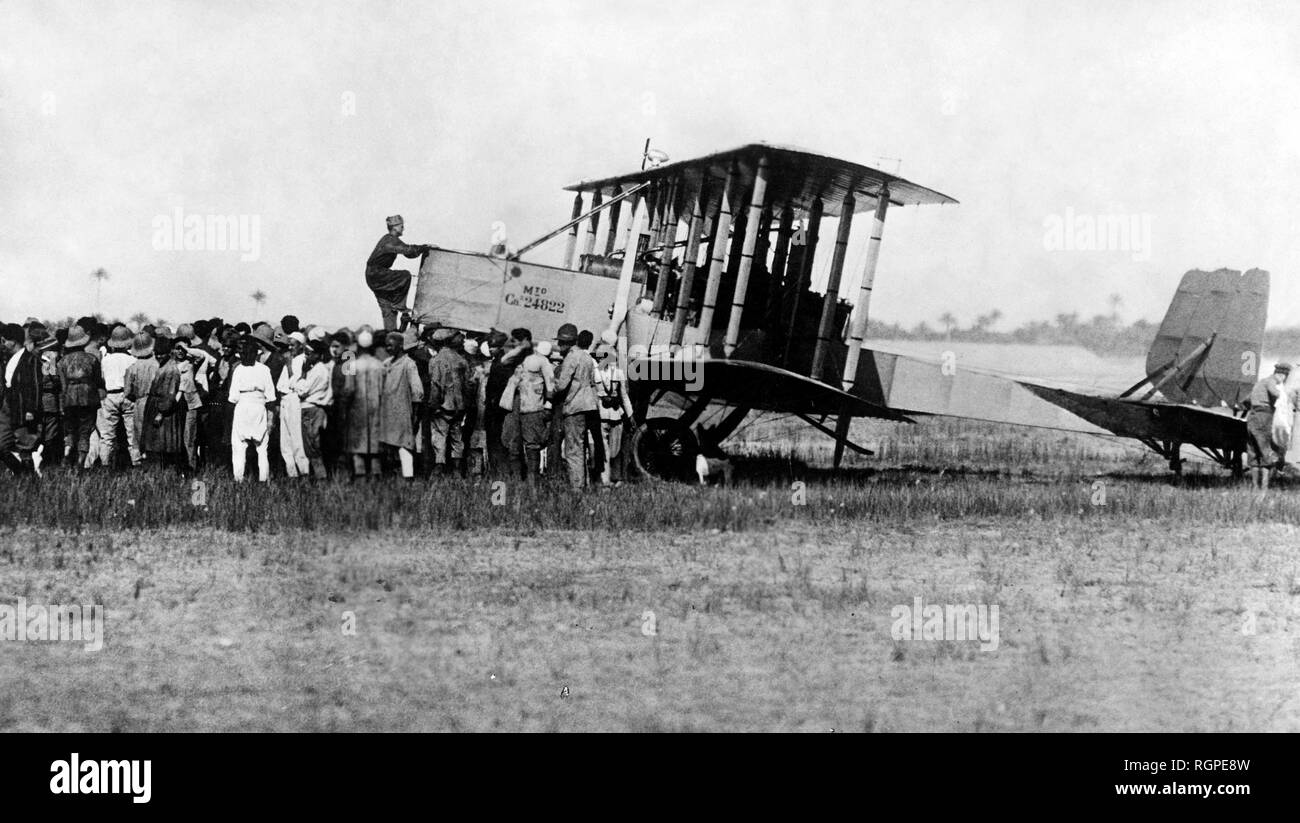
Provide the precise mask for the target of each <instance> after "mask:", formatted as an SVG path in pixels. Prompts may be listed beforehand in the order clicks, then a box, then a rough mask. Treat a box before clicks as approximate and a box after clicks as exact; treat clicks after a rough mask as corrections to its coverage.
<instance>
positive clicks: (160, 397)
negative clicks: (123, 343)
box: [143, 340, 189, 471]
mask: <svg viewBox="0 0 1300 823" xmlns="http://www.w3.org/2000/svg"><path fill="white" fill-rule="evenodd" d="M188 356H189V349H188V347H187V346H186V344H185V341H184V340H176V341H175V342H173V343H172V349H171V357H170V358H168V360H167V362H166V363H164V364H163V366H162V368H160V369H158V373H157V374H156V375H154V378H153V383H152V384H151V385H150V386H149V397H148V398H147V399H146V400H145V407H144V410H145V412H144V413H145V420H144V444H143V446H144V453H145V454H146V455H148V456H149V458H151V459H153V460H156V461H158V462H162V463H171V464H174V465H177V466H179V467H180V468H181V470H182V471H184V470H185V469H187V468H188V467H189V453H188V451H187V450H186V448H185V413H186V411H187V407H186V404H185V401H184V400H183V399H181V400H177V395H178V394H179V393H180V388H181V370H180V364H181V362H182V361H184V360H185V359H186V358H187V357H188Z"/></svg>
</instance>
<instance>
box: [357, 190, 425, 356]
mask: <svg viewBox="0 0 1300 823" xmlns="http://www.w3.org/2000/svg"><path fill="white" fill-rule="evenodd" d="M387 223H388V233H387V234H385V235H384V236H383V237H381V238H379V242H378V243H376V244H375V250H374V251H372V252H371V253H370V257H369V259H367V260H366V285H367V286H369V287H370V290H371V291H372V292H374V294H375V301H376V302H377V303H379V313H380V315H381V316H382V317H383V318H384V329H385V331H392V330H393V329H396V328H397V314H398V312H399V311H400V312H402V313H403V314H409V312H410V310H409V309H408V308H407V307H406V293H407V291H409V290H410V288H411V273H410V272H407V271H401V270H400V269H394V268H393V261H394V260H396V259H397V255H399V254H400V255H402V256H403V257H420V256H421V255H423V254H425V253H427V252H429V251H430V250H431V249H433V246H429V245H423V244H422V245H408V244H407V243H403V242H402V231H403V230H404V228H405V224H404V223H403V221H402V216H401V215H400V214H395V215H393V216H392V217H389V218H388V220H387ZM402 327H403V328H405V327H406V324H405V323H403V324H402Z"/></svg>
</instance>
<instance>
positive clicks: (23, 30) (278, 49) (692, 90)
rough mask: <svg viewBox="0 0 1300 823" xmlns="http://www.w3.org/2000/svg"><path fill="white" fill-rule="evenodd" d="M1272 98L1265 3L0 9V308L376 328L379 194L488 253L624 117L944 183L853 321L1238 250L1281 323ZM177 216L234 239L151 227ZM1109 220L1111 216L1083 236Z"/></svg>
mask: <svg viewBox="0 0 1300 823" xmlns="http://www.w3.org/2000/svg"><path fill="white" fill-rule="evenodd" d="M1298 103H1300V4H1295V3H1284V2H1282V3H1267V2H1222V1H1221V0H1220V2H1198V1H1197V0H1191V1H1190V2H1189V1H1188V0H1177V1H1176V2H1146V1H1145V0H1139V2H1129V0H1124V2H1109V1H1108V0H1102V1H1100V2H1098V1H1097V0H1094V2H1086V3H1085V2H1052V3H1041V2H1030V1H1028V0H1027V1H1025V2H1011V1H1009V0H1008V1H1006V2H986V3H958V2H947V3H927V2H917V1H916V0H908V1H907V2H876V3H871V2H853V3H846V2H823V1H822V0H799V2H763V1H762V0H713V2H707V3H701V2H675V1H674V0H668V2H655V3H622V2H609V0H606V1H605V2H575V1H571V2H545V0H543V1H542V2H531V3H519V2H472V3H459V2H457V3H453V2H438V1H437V0H433V1H432V2H419V3H403V2H383V3H376V2H330V1H329V0H316V1H315V2H310V3H293V2H276V3H252V2H223V3H220V4H214V3H210V2H171V3H145V2H139V3H137V2H94V3H91V2H80V3H73V2H49V0H42V1H41V2H12V1H10V0H6V1H5V2H0V158H3V161H2V162H0V318H4V319H6V320H21V319H22V318H24V317H26V316H28V315H35V316H39V317H46V318H59V317H64V316H69V315H71V316H78V315H81V314H83V313H89V312H93V311H96V310H99V311H102V312H103V313H104V314H106V315H109V316H117V317H122V318H126V317H130V316H131V315H133V314H135V313H137V312H144V313H146V314H148V315H149V316H150V317H151V318H157V317H164V318H167V319H169V320H171V321H172V322H176V321H178V320H181V319H192V318H196V317H200V316H202V317H206V316H211V315H214V314H218V315H221V316H224V317H226V318H242V319H256V318H259V317H266V318H271V319H272V320H275V319H278V318H279V316H280V315H282V314H285V313H294V314H297V315H298V316H299V317H301V318H303V319H304V321H306V322H319V323H323V324H326V325H340V324H355V323H359V322H371V323H374V322H376V321H377V320H378V312H377V310H376V309H375V306H374V302H373V299H372V298H371V295H370V293H369V291H368V290H367V288H366V286H365V283H364V263H365V259H366V257H367V256H368V255H369V253H370V251H371V249H372V248H373V247H374V244H375V243H376V241H377V240H378V239H379V238H380V236H381V235H382V234H383V233H384V230H385V228H384V218H385V216H387V215H390V214H394V213H400V214H402V215H403V216H404V217H405V219H406V235H405V239H406V240H407V241H408V242H414V243H421V242H428V243H434V244H437V245H439V246H443V247H446V248H456V249H465V250H471V251H486V250H487V247H488V245H489V242H490V240H491V238H492V235H493V233H494V230H496V229H499V228H502V227H503V228H504V230H505V231H506V232H507V234H508V238H509V242H510V244H511V245H513V246H516V247H518V246H521V245H523V244H525V243H527V242H528V241H529V240H531V239H533V238H535V237H537V236H539V235H541V234H543V233H545V232H546V231H548V230H550V229H551V228H553V227H555V226H558V225H559V224H561V223H563V222H564V221H565V220H567V219H568V215H569V209H570V206H571V202H572V195H570V194H567V193H565V192H563V191H562V187H563V186H564V185H566V184H568V183H572V182H574V181H576V180H579V179H583V178H589V177H596V176H600V175H605V174H613V173H618V172H623V171H630V170H633V169H636V168H638V167H639V165H640V156H641V149H642V146H643V143H644V141H645V139H646V138H647V137H649V138H651V139H652V141H653V145H654V146H655V147H656V148H658V149H660V150H662V151H664V152H666V153H667V154H668V155H669V156H670V157H671V158H672V159H673V160H682V159H686V158H689V157H692V156H696V155H700V154H705V153H708V152H711V151H715V150H719V149H722V148H728V147H732V146H737V145H741V144H744V143H748V142H754V141H768V142H773V143H780V144H789V145H795V146H799V147H804V148H808V149H811V150H814V151H817V152H820V153H823V154H829V155H832V156H836V157H841V158H843V159H846V160H851V161H854V162H858V163H862V164H864V165H873V166H879V167H881V168H884V169H885V170H887V171H894V170H895V169H896V168H897V170H898V173H899V174H901V175H902V176H903V177H906V178H908V179H911V180H913V181H915V182H917V183H919V184H921V185H924V186H928V187H930V188H933V189H937V190H938V191H941V192H943V193H945V194H948V195H950V196H952V197H954V198H956V199H957V200H958V201H960V202H959V204H958V205H945V206H926V207H909V208H905V209H904V208H895V209H893V210H891V212H890V214H889V218H888V222H887V225H886V229H885V238H884V243H883V247H882V251H881V256H880V262H879V268H878V270H877V274H876V281H875V292H874V297H873V300H872V306H871V314H872V317H874V318H879V319H881V320H885V321H890V322H900V323H903V324H905V325H908V326H911V325H915V324H916V323H919V322H922V321H924V322H928V323H930V324H931V325H932V326H936V325H938V320H937V319H938V318H939V316H940V315H942V314H944V313H945V312H951V313H952V314H953V315H955V316H956V318H957V320H958V321H959V322H960V323H962V324H966V323H969V322H971V321H972V320H974V318H975V317H977V316H979V315H982V314H987V313H990V312H992V311H994V310H996V311H998V312H1000V313H1001V317H1002V320H1001V321H1000V322H999V324H998V325H997V326H996V327H995V328H1001V329H1009V328H1012V327H1014V326H1016V325H1019V324H1020V323H1023V322H1025V321H1029V320H1038V319H1050V318H1052V317H1054V316H1055V315H1057V314H1061V313H1069V312H1078V313H1079V314H1080V315H1081V316H1083V317H1085V318H1086V317H1089V316H1091V315H1093V314H1099V313H1106V314H1109V313H1110V312H1111V310H1112V308H1113V307H1114V306H1115V304H1114V303H1113V302H1112V295H1118V296H1119V303H1118V312H1119V315H1120V316H1121V317H1122V318H1123V319H1125V320H1132V319H1136V318H1139V317H1145V318H1148V319H1151V320H1158V319H1159V318H1160V316H1161V315H1162V314H1163V311H1164V308H1165V306H1166V305H1167V303H1168V301H1169V299H1170V297H1171V296H1172V294H1173V291H1174V289H1175V287H1176V286H1177V283H1178V280H1179V278H1180V277H1181V275H1182V273H1183V272H1184V271H1187V270H1188V269H1192V268H1203V269H1215V268H1220V267H1228V268H1234V269H1242V270H1244V269H1248V268H1253V267H1259V268H1263V269H1267V270H1269V271H1271V272H1272V275H1273V280H1272V301H1271V309H1270V318H1269V319H1270V325H1273V326H1279V325H1300V280H1298V279H1297V277H1298V276H1300V232H1297V231H1296V230H1295V229H1296V220H1295V213H1296V209H1295V206H1294V203H1293V202H1292V201H1293V199H1294V193H1295V192H1296V191H1297V190H1300V139H1298V138H1300V105H1298ZM178 214H179V215H180V216H181V218H182V221H183V220H184V218H185V217H190V216H197V218H198V219H201V220H206V219H207V217H208V216H220V215H224V216H231V217H233V218H235V222H234V225H235V226H238V227H241V229H240V231H238V232H236V233H235V235H234V236H233V237H232V238H231V239H232V240H237V241H239V242H235V243H228V244H227V245H228V246H232V247H230V248H226V249H219V248H218V249H211V248H189V249H187V248H184V243H182V244H181V247H180V248H171V247H170V246H171V245H174V243H172V242H171V241H173V240H174V239H175V234H174V233H173V232H172V231H170V229H169V227H168V223H169V221H174V220H175V218H176V216H177V215H178ZM1112 216H1114V217H1117V218H1121V219H1122V220H1123V223H1124V225H1125V226H1126V227H1129V228H1132V229H1133V231H1132V232H1131V233H1130V234H1131V236H1130V237H1128V238H1120V237H1110V236H1107V233H1106V232H1104V231H1103V232H1101V233H1100V237H1099V238H1098V237H1096V236H1094V238H1093V241H1092V242H1091V244H1090V243H1089V242H1088V238H1087V234H1086V232H1087V226H1088V224H1089V222H1090V221H1096V220H1098V219H1109V218H1110V217H1112ZM241 220H242V223H240V221H241ZM868 222H869V221H867V220H865V219H862V220H860V221H858V223H856V224H855V227H854V232H853V239H852V241H851V244H850V253H849V266H848V268H847V270H846V278H845V280H846V282H845V287H846V288H845V290H844V293H846V294H854V293H855V286H856V283H857V271H858V262H859V261H860V260H861V258H862V256H863V253H864V249H865V244H866V235H867V228H868ZM498 224H500V225H499V226H498ZM254 230H255V231H254ZM1066 235H1068V237H1069V239H1068V241H1063V238H1064V237H1065V236H1066ZM823 236H831V237H833V234H829V232H828V231H827V230H826V229H823ZM182 239H183V238H182ZM254 240H255V241H256V242H253V241H254ZM1120 240H1127V241H1128V242H1127V243H1121V242H1119V241H1120ZM827 245H828V247H829V244H827ZM562 247H563V241H562V240H558V241H556V242H554V243H552V244H549V245H547V246H544V247H543V248H541V249H539V250H538V251H537V252H536V253H535V254H533V255H531V256H530V258H528V259H535V260H538V261H539V262H554V261H556V260H558V258H559V256H560V253H561V250H562ZM413 267H414V264H413V263H410V264H408V268H413ZM99 268H102V269H104V270H105V271H106V272H107V273H108V277H107V279H106V280H103V281H97V280H96V279H95V278H94V277H93V276H92V274H91V273H92V272H93V271H95V270H96V269H99ZM823 268H824V262H823ZM257 291H260V292H262V293H264V294H265V296H266V300H265V303H264V304H262V305H257V304H256V303H255V302H254V300H253V299H252V297H251V295H252V294H253V293H254V292H257Z"/></svg>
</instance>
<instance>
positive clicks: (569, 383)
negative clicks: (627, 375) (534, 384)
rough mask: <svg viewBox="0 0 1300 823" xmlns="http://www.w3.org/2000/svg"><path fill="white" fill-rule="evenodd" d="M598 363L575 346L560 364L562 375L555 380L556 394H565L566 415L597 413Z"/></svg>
mask: <svg viewBox="0 0 1300 823" xmlns="http://www.w3.org/2000/svg"><path fill="white" fill-rule="evenodd" d="M595 383H596V361H594V360H592V359H591V355H590V354H587V353H586V352H585V351H583V350H582V349H580V348H578V347H577V346H574V347H573V348H571V349H569V353H568V354H566V355H565V356H564V362H563V363H561V364H560V374H559V376H558V377H557V378H555V391H556V394H561V393H563V394H564V413H565V414H582V413H583V412H590V411H595V410H596V409H597V408H598V407H599V405H598V403H597V402H596V387H595Z"/></svg>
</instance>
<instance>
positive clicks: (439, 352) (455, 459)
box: [429, 329, 469, 477]
mask: <svg viewBox="0 0 1300 823" xmlns="http://www.w3.org/2000/svg"><path fill="white" fill-rule="evenodd" d="M431 341H432V343H433V347H434V349H435V353H434V355H433V359H432V360H430V361H429V417H430V425H429V428H430V429H431V430H432V436H433V461H434V462H433V473H434V474H435V475H440V474H444V473H445V472H447V471H448V469H447V463H448V460H449V459H450V461H451V464H452V466H453V468H454V469H455V470H456V471H457V472H459V473H460V475H461V476H462V477H464V476H465V440H464V436H463V434H462V432H461V421H463V420H464V418H465V405H466V397H468V388H467V383H468V381H469V364H468V363H466V362H465V357H464V355H462V354H461V352H460V346H461V344H462V342H463V341H464V336H463V335H462V334H461V333H460V332H459V331H457V330H455V329H438V330H437V331H436V332H434V333H433V337H432V338H431Z"/></svg>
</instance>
